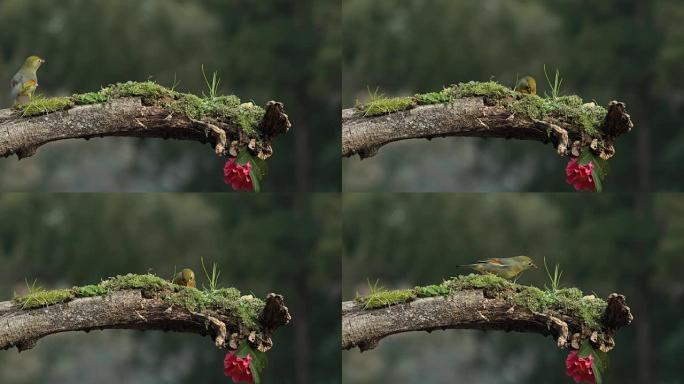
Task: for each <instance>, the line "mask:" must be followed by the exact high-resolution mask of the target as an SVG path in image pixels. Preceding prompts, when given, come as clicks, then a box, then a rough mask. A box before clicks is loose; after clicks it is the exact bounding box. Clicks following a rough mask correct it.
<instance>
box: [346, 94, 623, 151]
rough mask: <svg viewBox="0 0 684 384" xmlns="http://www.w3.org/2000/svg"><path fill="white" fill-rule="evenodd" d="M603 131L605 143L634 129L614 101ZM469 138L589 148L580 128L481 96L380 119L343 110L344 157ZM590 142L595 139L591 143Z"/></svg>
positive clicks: (350, 110)
mask: <svg viewBox="0 0 684 384" xmlns="http://www.w3.org/2000/svg"><path fill="white" fill-rule="evenodd" d="M604 126H605V127H607V130H610V131H611V132H612V134H608V135H607V136H612V137H607V144H608V145H611V144H612V140H613V139H614V138H615V137H616V136H617V135H619V134H622V133H624V132H626V131H629V130H630V129H631V128H632V126H633V124H632V121H631V119H630V117H629V115H628V114H627V113H626V112H625V106H624V104H623V103H620V102H615V101H613V102H611V103H610V104H609V107H608V114H607V116H606V121H605V123H604ZM446 136H467V137H494V138H504V139H520V140H536V141H541V142H543V143H548V142H552V143H553V144H554V147H556V149H557V150H558V152H559V154H561V155H565V154H566V153H568V151H570V150H571V148H570V147H571V145H572V144H573V143H574V142H575V141H579V142H582V143H583V144H586V143H585V142H586V140H587V136H588V135H586V134H585V135H583V130H582V127H581V126H578V125H572V124H569V123H567V122H566V121H563V120H560V119H550V118H548V119H544V120H535V119H531V118H529V117H526V116H522V115H516V114H513V113H511V112H510V111H508V110H507V109H506V108H505V106H503V105H501V104H498V103H496V102H493V103H492V102H491V101H490V100H488V99H486V98H482V97H467V98H461V99H456V100H453V101H451V102H448V103H443V104H433V105H421V106H416V107H414V108H411V109H408V110H404V111H398V112H393V113H389V114H385V115H380V116H370V117H366V116H363V113H361V112H360V111H358V110H356V109H353V108H350V109H344V110H342V156H345V157H349V156H352V155H354V154H359V156H360V157H361V158H366V157H371V156H374V155H375V154H376V153H377V152H378V150H379V149H380V147H382V146H384V145H386V144H389V143H391V142H394V141H399V140H406V139H418V138H423V139H431V138H433V137H446ZM590 141H591V140H590ZM611 155H612V154H611Z"/></svg>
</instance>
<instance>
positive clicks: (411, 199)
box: [342, 193, 684, 384]
mask: <svg viewBox="0 0 684 384" xmlns="http://www.w3.org/2000/svg"><path fill="white" fill-rule="evenodd" d="M342 209H343V220H344V229H343V233H344V244H343V246H344V250H345V252H344V256H343V261H342V287H343V290H342V298H343V300H352V299H353V298H354V296H355V295H356V294H357V293H359V294H365V293H367V292H368V283H367V280H369V281H370V282H371V283H374V282H375V280H376V279H379V284H380V285H383V286H385V287H386V288H389V289H393V288H409V287H414V286H416V285H426V284H430V283H439V282H441V281H442V279H445V278H449V277H451V276H456V275H458V274H467V273H469V271H468V270H464V269H461V268H458V265H460V264H466V263H469V262H473V261H475V260H480V259H483V258H489V257H506V256H515V255H520V254H525V255H530V256H532V257H533V258H534V259H535V261H536V262H537V264H539V265H543V259H544V258H546V261H547V264H548V265H549V266H550V268H553V266H554V265H556V264H558V265H560V268H561V270H562V271H563V275H562V279H561V284H562V285H563V286H565V287H572V286H576V287H578V288H580V289H582V290H583V291H584V292H585V293H588V294H592V293H593V294H596V295H597V296H599V297H602V298H606V297H607V296H608V295H609V294H610V293H613V292H619V293H623V294H625V295H626V296H627V304H628V305H629V306H630V307H631V309H632V313H633V314H634V322H633V323H632V324H631V325H630V326H629V327H627V328H623V329H621V330H620V331H619V332H618V334H617V336H616V339H615V341H616V348H615V349H614V350H613V351H611V352H610V353H609V357H610V360H611V361H610V366H609V368H608V370H607V372H606V374H605V376H604V378H605V382H606V383H625V384H629V383H644V384H646V383H682V382H683V381H682V375H681V371H682V367H681V362H682V356H684V282H683V281H682V274H681V271H682V270H683V269H684V195H682V194H656V195H631V194H601V195H579V194H505V193H503V194H486V195H485V194H465V193H460V194H439V195H435V194H421V195H415V194H414V195H411V194H379V193H375V194H362V193H348V194H345V195H344V197H343V203H342ZM518 283H521V284H528V285H535V286H537V287H540V288H543V287H544V285H545V284H546V285H549V284H550V283H549V280H548V278H547V276H546V273H545V272H544V269H543V268H541V269H537V270H531V271H528V272H526V273H524V274H523V275H522V277H521V278H519V279H518ZM566 356H567V351H565V350H560V349H558V348H557V347H556V345H555V342H554V341H553V339H551V338H549V337H540V336H539V335H537V334H520V333H514V332H513V333H505V332H481V331H474V330H448V331H444V332H443V331H435V332H432V333H430V334H428V333H425V332H419V333H418V332H416V333H407V334H400V335H394V336H390V337H388V338H386V339H383V340H382V341H381V342H380V344H379V346H378V347H377V348H376V349H374V350H370V351H368V352H364V353H360V352H359V351H358V350H350V351H344V352H343V354H342V358H343V359H342V361H343V363H342V366H343V368H342V370H343V382H344V383H349V384H361V383H379V382H385V383H390V382H396V383H424V384H427V383H482V384H489V383H491V384H494V383H496V384H513V383H571V382H572V380H571V379H570V378H569V377H566V376H565V364H564V362H565V357H566Z"/></svg>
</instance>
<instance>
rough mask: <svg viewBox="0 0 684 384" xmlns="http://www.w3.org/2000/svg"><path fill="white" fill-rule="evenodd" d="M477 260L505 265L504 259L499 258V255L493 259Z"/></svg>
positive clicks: (483, 262)
mask: <svg viewBox="0 0 684 384" xmlns="http://www.w3.org/2000/svg"><path fill="white" fill-rule="evenodd" d="M477 262H478V263H479V264H489V265H500V266H503V265H504V263H503V261H501V259H499V258H498V257H496V258H493V259H484V260H478V261H477Z"/></svg>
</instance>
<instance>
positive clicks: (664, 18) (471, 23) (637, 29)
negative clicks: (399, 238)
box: [342, 0, 684, 191]
mask: <svg viewBox="0 0 684 384" xmlns="http://www.w3.org/2000/svg"><path fill="white" fill-rule="evenodd" d="M342 3H343V15H344V16H343V21H342V26H343V31H344V43H343V76H342V105H343V107H345V108H349V107H353V106H354V103H355V101H356V100H360V101H364V100H367V99H368V90H367V88H370V89H371V91H373V90H375V87H380V91H381V93H385V94H386V95H412V94H414V93H416V92H426V91H432V90H439V89H441V88H442V87H443V86H448V85H450V84H454V83H458V82H467V81H470V80H479V81H487V80H489V79H494V80H496V81H499V82H501V83H503V84H506V85H509V86H513V84H514V82H515V80H516V76H520V77H522V76H525V75H527V74H530V75H532V76H534V77H535V78H536V79H537V84H538V87H539V90H538V91H539V93H540V94H542V95H543V94H544V92H547V93H550V89H549V86H548V84H547V82H546V80H545V77H544V72H543V65H546V68H547V69H548V70H549V73H553V71H554V70H555V69H556V68H558V69H559V70H560V72H561V76H562V77H563V84H562V88H561V92H562V94H579V95H580V96H582V97H583V98H584V99H585V100H588V101H591V100H595V101H596V102H597V103H598V104H600V105H603V106H606V105H607V103H608V102H609V101H611V100H616V99H617V100H620V101H624V102H626V103H627V109H628V112H629V113H630V114H631V116H632V119H633V120H634V122H635V129H634V130H633V131H632V132H631V133H630V134H627V135H625V136H623V137H621V138H620V139H619V140H618V141H617V145H616V150H617V153H616V155H615V157H614V158H613V159H612V160H611V162H610V164H611V172H610V174H609V175H608V177H607V179H606V183H605V189H606V191H634V190H638V189H651V190H657V191H680V190H682V189H684V179H682V178H681V177H680V176H681V174H682V164H683V163H684V129H682V128H683V123H682V118H681V116H682V115H683V114H684V92H683V90H684V77H682V76H681V73H680V72H681V70H682V68H684V2H682V1H680V0H608V1H598V2H597V1H591V0H576V1H567V0H524V1H519V0H461V1H453V0H413V1H396V0H373V1H371V0H343V2H342ZM567 161H568V160H567V158H560V157H559V156H557V155H556V154H555V152H554V150H553V148H552V147H551V146H550V145H542V144H540V143H538V142H523V141H515V140H511V141H505V140H493V139H492V140H483V139H476V138H446V139H434V140H432V141H427V140H411V141H404V142H398V143H393V144H390V145H387V146H385V147H383V148H382V149H380V152H379V154H378V155H376V156H375V157H373V158H370V159H366V160H363V161H359V159H358V156H357V157H353V158H350V159H344V160H343V186H344V189H345V190H352V191H353V190H357V191H368V190H396V191H571V190H572V186H569V185H567V184H565V165H566V163H567ZM636 173H640V174H643V175H644V177H645V178H644V179H642V180H640V181H637V180H636V178H635V174H636Z"/></svg>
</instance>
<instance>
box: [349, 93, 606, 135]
mask: <svg viewBox="0 0 684 384" xmlns="http://www.w3.org/2000/svg"><path fill="white" fill-rule="evenodd" d="M463 97H486V98H489V99H492V100H497V101H499V102H500V103H501V104H502V105H503V106H505V107H506V109H508V110H509V111H511V112H512V113H515V114H517V115H521V116H526V117H528V118H532V119H537V120H543V119H544V118H547V117H551V118H554V119H559V120H562V121H565V122H567V123H568V124H571V125H579V126H580V127H582V129H583V130H584V132H586V133H587V134H588V135H590V136H592V137H596V138H599V137H600V136H601V133H600V132H599V127H600V126H601V125H602V124H603V121H604V119H605V117H606V114H607V113H608V111H607V110H606V109H605V108H603V107H601V106H596V105H594V104H593V103H589V104H585V103H584V102H583V101H582V98H580V97H579V96H577V95H571V96H560V97H556V98H552V97H548V98H545V97H539V96H537V95H530V94H524V93H520V92H516V91H514V90H513V89H510V88H508V87H506V86H504V85H502V84H499V83H497V82H495V81H487V82H478V81H470V82H467V83H459V84H456V85H453V86H451V87H448V88H445V89H443V90H441V91H439V92H428V93H422V94H416V95H415V96H414V97H394V98H388V97H385V96H384V95H378V94H377V92H376V93H372V94H371V100H370V101H369V102H368V103H366V104H359V105H357V106H356V108H357V109H359V110H360V111H362V112H363V113H364V115H365V116H376V115H383V114H387V113H391V112H396V111H401V110H405V109H410V108H411V107H413V106H415V105H429V104H439V103H447V102H449V101H452V100H453V99H455V98H463Z"/></svg>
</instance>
